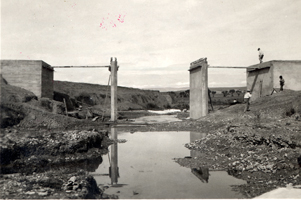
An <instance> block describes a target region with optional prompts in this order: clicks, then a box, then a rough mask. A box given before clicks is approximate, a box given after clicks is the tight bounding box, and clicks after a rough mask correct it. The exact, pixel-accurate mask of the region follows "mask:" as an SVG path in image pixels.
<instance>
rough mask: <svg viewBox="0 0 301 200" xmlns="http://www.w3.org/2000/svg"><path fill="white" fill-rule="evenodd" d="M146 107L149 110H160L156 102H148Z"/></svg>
mask: <svg viewBox="0 0 301 200" xmlns="http://www.w3.org/2000/svg"><path fill="white" fill-rule="evenodd" d="M146 109H147V110H158V109H159V107H158V106H157V105H156V104H154V103H148V104H146Z"/></svg>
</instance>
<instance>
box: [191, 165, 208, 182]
mask: <svg viewBox="0 0 301 200" xmlns="http://www.w3.org/2000/svg"><path fill="white" fill-rule="evenodd" d="M191 172H192V173H193V174H194V175H195V176H196V177H198V178H199V179H200V180H201V181H202V182H203V183H205V182H206V183H208V180H209V168H208V167H198V168H192V169H191Z"/></svg>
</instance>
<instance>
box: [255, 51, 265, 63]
mask: <svg viewBox="0 0 301 200" xmlns="http://www.w3.org/2000/svg"><path fill="white" fill-rule="evenodd" d="M257 50H258V57H259V62H260V63H262V59H263V56H264V54H263V52H262V51H261V50H260V48H258V49H257Z"/></svg>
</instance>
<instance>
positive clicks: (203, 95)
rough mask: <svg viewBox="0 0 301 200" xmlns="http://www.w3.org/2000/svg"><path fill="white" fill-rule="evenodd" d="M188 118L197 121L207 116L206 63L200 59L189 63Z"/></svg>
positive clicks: (203, 59) (204, 59)
mask: <svg viewBox="0 0 301 200" xmlns="http://www.w3.org/2000/svg"><path fill="white" fill-rule="evenodd" d="M189 72H190V97H189V105H190V118H192V119H198V118H200V117H203V116H206V115H207V114H208V63H207V58H201V59H199V60H196V61H194V62H192V63H190V68H189Z"/></svg>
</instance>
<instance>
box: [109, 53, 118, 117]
mask: <svg viewBox="0 0 301 200" xmlns="http://www.w3.org/2000/svg"><path fill="white" fill-rule="evenodd" d="M110 71H111V121H114V122H115V121H117V71H118V67H117V58H115V61H114V60H113V58H111V67H110Z"/></svg>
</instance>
